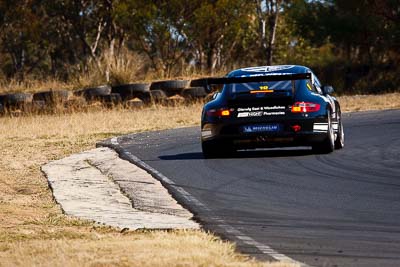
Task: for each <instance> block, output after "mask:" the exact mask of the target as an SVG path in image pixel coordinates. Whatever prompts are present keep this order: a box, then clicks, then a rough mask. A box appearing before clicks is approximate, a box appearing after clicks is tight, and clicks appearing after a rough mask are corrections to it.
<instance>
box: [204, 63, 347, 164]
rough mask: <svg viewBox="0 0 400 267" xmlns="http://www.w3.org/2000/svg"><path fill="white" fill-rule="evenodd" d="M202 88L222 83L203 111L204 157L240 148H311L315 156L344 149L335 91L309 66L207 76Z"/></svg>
mask: <svg viewBox="0 0 400 267" xmlns="http://www.w3.org/2000/svg"><path fill="white" fill-rule="evenodd" d="M206 84H207V86H208V87H210V86H211V85H213V84H214V85H215V84H223V88H222V90H221V92H218V93H215V94H214V96H213V100H211V101H210V102H208V103H207V104H205V105H204V108H203V111H202V117H201V145H202V150H203V154H204V157H206V158H208V157H218V156H225V155H229V154H230V153H231V152H235V151H236V150H238V149H254V148H268V147H285V146H311V147H312V149H313V150H314V151H315V152H316V153H330V152H332V151H333V150H334V149H335V148H336V149H340V148H343V146H344V131H343V124H342V119H341V111H340V105H339V103H338V101H337V99H336V98H335V97H333V96H331V94H332V92H333V88H332V87H331V86H321V83H320V81H319V80H318V78H317V77H316V76H315V74H314V73H313V72H312V71H311V70H310V69H309V68H307V67H304V66H295V65H279V66H261V67H251V68H243V69H238V70H234V71H232V72H230V73H229V74H228V75H227V76H226V77H223V78H208V79H206Z"/></svg>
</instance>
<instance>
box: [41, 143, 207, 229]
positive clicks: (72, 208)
mask: <svg viewBox="0 0 400 267" xmlns="http://www.w3.org/2000/svg"><path fill="white" fill-rule="evenodd" d="M42 170H43V172H44V173H45V175H46V177H47V179H48V181H49V185H50V187H51V189H52V190H53V195H54V198H55V200H56V201H57V202H58V203H59V204H60V205H61V207H62V209H63V211H64V212H65V214H67V215H71V216H76V217H80V218H83V219H87V220H92V221H95V222H98V223H101V224H106V225H110V226H113V227H119V228H129V229H141V228H146V229H198V228H200V226H199V224H198V223H196V222H194V221H193V220H192V217H193V215H192V214H191V213H190V212H189V211H187V210H186V209H184V208H183V207H182V206H181V205H179V204H178V203H177V202H176V201H175V200H174V198H173V197H172V196H171V195H170V194H169V193H168V191H167V190H166V189H165V188H164V187H163V186H162V185H161V183H160V182H159V181H158V180H156V179H155V178H154V177H152V176H151V175H150V174H149V173H147V172H146V171H144V170H143V169H141V168H139V167H137V166H135V165H133V164H131V163H129V162H128V161H125V160H122V159H120V158H119V156H118V154H117V153H116V152H115V151H114V150H112V149H109V148H105V147H102V148H96V149H93V150H89V151H85V152H82V153H79V154H75V155H72V156H69V157H66V158H64V159H61V160H56V161H51V162H49V163H48V164H46V165H44V166H42ZM121 188H123V190H124V191H122V190H121Z"/></svg>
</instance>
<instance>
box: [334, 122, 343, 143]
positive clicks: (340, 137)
mask: <svg viewBox="0 0 400 267" xmlns="http://www.w3.org/2000/svg"><path fill="white" fill-rule="evenodd" d="M343 147H344V129H343V122H342V116H341V115H340V117H339V120H338V132H337V136H336V140H335V149H342V148H343Z"/></svg>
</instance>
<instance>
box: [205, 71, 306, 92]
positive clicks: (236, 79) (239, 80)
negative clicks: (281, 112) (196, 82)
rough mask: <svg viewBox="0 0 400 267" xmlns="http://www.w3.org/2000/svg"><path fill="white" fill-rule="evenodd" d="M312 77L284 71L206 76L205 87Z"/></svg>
mask: <svg viewBox="0 0 400 267" xmlns="http://www.w3.org/2000/svg"><path fill="white" fill-rule="evenodd" d="M305 79H311V73H293V74H292V73H290V74H287V73H282V74H279V73H278V74H272V75H262V76H261V75H260V76H250V77H222V78H205V79H204V80H205V87H206V88H207V91H209V92H211V91H212V90H211V88H210V86H211V85H221V84H232V83H250V82H271V81H294V80H305Z"/></svg>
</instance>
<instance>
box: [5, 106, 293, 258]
mask: <svg viewBox="0 0 400 267" xmlns="http://www.w3.org/2000/svg"><path fill="white" fill-rule="evenodd" d="M200 110H201V105H200V104H194V105H190V106H187V107H183V106H181V107H174V108H172V107H149V108H145V109H143V110H135V111H129V110H100V111H92V112H87V113H73V114H65V115H53V116H51V115H42V116H21V117H17V118H8V117H3V118H0V142H1V144H2V157H1V158H0V266H16V265H17V266H31V265H37V266H109V265H113V266H269V265H268V264H267V263H260V262H256V261H254V260H252V259H250V258H248V257H246V256H244V255H241V254H238V253H236V252H235V247H234V245H233V244H232V243H229V242H224V241H222V240H220V239H219V238H217V237H215V236H213V235H211V234H208V233H205V232H204V231H147V232H144V231H139V232H124V233H120V232H119V231H118V230H116V229H112V228H108V227H104V226H102V227H101V226H97V225H95V224H93V223H91V222H87V221H83V220H79V219H76V218H70V217H68V216H65V215H63V214H62V213H61V210H60V207H59V206H58V205H56V204H55V202H54V201H53V199H52V194H51V191H50V190H49V189H48V186H47V181H46V178H45V177H44V176H43V174H42V173H41V171H40V166H41V165H42V164H44V163H46V162H48V161H49V160H53V159H58V158H62V157H64V156H66V155H70V154H72V153H76V152H80V151H84V150H87V149H90V148H93V147H94V145H95V143H96V141H98V140H100V139H105V138H108V137H111V136H115V135H121V134H127V133H131V132H138V131H147V130H157V129H165V128H173V127H182V126H188V125H196V124H197V123H198V121H199V113H200ZM273 266H288V265H282V264H280V265H278V264H273Z"/></svg>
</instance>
